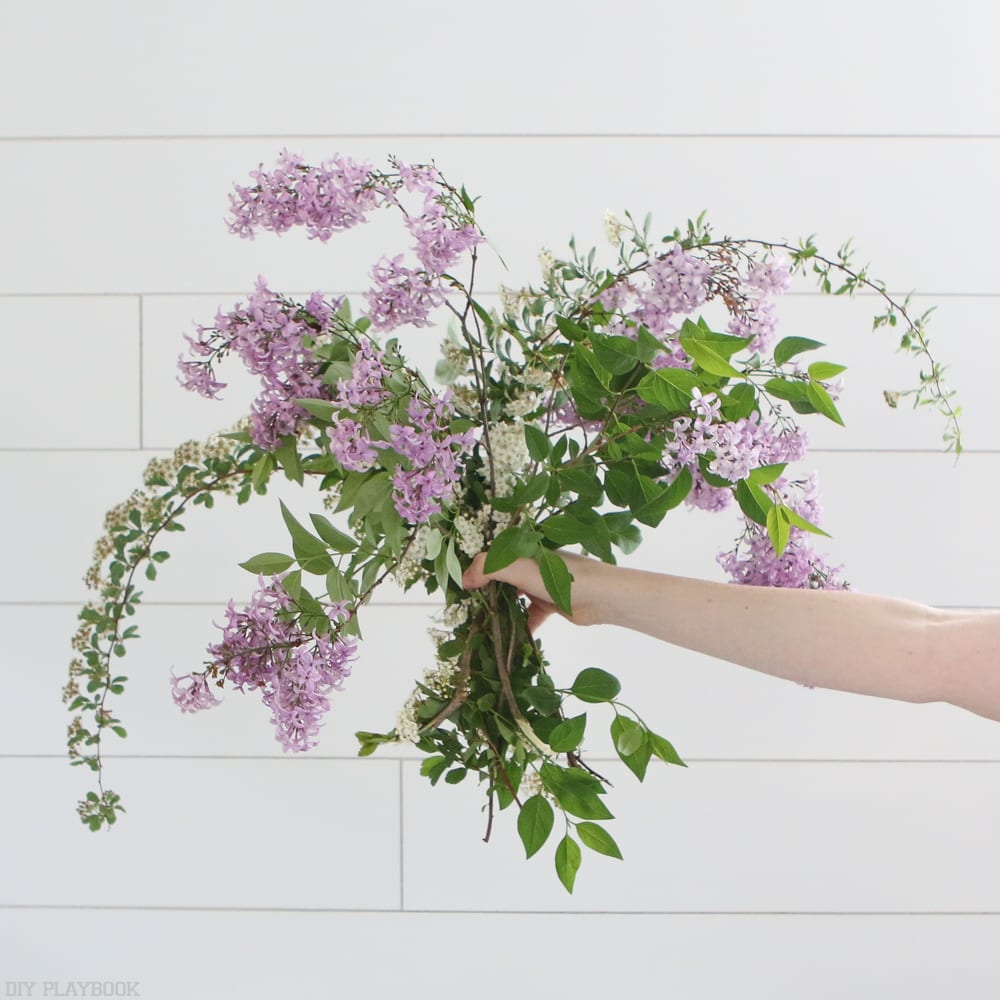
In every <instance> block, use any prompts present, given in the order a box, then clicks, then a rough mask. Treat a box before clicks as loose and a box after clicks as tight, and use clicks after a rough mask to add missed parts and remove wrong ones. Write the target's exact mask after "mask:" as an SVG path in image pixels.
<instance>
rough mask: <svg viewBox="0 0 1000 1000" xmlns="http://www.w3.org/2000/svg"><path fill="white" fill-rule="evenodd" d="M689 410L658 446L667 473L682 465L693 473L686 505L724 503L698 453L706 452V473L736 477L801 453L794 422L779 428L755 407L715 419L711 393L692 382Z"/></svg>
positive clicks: (801, 439)
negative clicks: (661, 446)
mask: <svg viewBox="0 0 1000 1000" xmlns="http://www.w3.org/2000/svg"><path fill="white" fill-rule="evenodd" d="M691 411H692V413H693V414H694V416H693V417H681V418H679V419H677V420H675V421H674V422H673V426H672V428H671V433H672V437H671V438H670V439H668V441H667V445H666V449H665V451H664V464H665V465H666V466H667V467H668V469H669V470H670V474H671V476H674V475H676V474H677V473H678V472H679V471H680V470H681V469H682V468H683V467H685V466H687V468H689V469H690V470H691V472H692V474H693V475H694V477H695V487H694V488H692V490H691V492H690V493H689V494H688V496H687V498H686V502H687V503H688V504H689V505H690V506H693V507H700V508H702V509H705V510H721V509H723V508H724V507H725V506H727V504H728V500H725V499H724V498H723V497H722V496H721V494H726V495H727V496H728V495H729V490H728V489H726V488H725V487H718V488H716V487H712V486H710V485H709V484H708V483H706V482H705V481H704V477H703V476H702V475H701V473H700V466H699V461H698V460H699V458H700V457H701V456H706V457H708V456H711V457H710V459H709V462H708V471H709V472H710V473H712V474H713V475H716V476H721V477H722V478H723V479H727V480H729V481H730V482H737V481H739V480H740V479H746V477H747V476H748V475H749V474H750V472H751V470H752V469H756V468H759V467H760V466H762V465H778V464H781V463H788V462H795V461H798V460H799V459H801V458H802V457H803V456H804V455H805V452H806V444H807V439H806V435H805V432H804V431H802V430H800V429H799V428H797V427H795V428H793V429H792V430H789V431H784V432H783V431H782V430H781V429H780V427H779V426H778V425H776V424H775V425H769V424H766V423H763V422H762V420H761V416H760V413H759V412H758V411H756V410H755V411H754V412H753V413H751V414H750V415H749V416H747V417H741V418H740V419H739V420H734V421H729V422H721V421H719V420H718V417H719V416H720V415H721V414H720V404H719V401H718V398H717V396H716V394H715V393H712V392H709V393H704V394H703V393H702V392H701V390H700V389H698V388H697V387H695V388H694V390H693V392H692V400H691ZM803 516H804V515H803Z"/></svg>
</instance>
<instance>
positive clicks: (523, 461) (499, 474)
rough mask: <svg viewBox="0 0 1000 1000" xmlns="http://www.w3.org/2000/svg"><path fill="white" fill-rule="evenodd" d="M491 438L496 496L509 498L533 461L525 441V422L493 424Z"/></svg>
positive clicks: (490, 430)
mask: <svg viewBox="0 0 1000 1000" xmlns="http://www.w3.org/2000/svg"><path fill="white" fill-rule="evenodd" d="M489 438H490V451H491V452H492V454H493V477H494V487H495V490H496V495H497V496H500V497H502V496H509V495H510V494H511V493H512V492H513V489H514V484H515V482H516V481H517V477H518V475H519V474H520V473H521V472H523V471H524V469H525V467H526V466H527V464H528V462H529V461H530V459H531V456H530V455H529V454H528V445H527V442H526V441H525V439H524V422H523V421H521V420H515V421H514V422H513V423H510V424H493V425H492V426H491V427H490V429H489Z"/></svg>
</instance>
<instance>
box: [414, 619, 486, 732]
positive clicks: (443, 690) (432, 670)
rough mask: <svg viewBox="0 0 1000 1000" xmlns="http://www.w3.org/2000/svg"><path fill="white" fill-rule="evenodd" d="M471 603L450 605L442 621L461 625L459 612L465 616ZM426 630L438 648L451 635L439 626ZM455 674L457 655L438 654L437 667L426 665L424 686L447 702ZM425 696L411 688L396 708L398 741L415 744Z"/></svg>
mask: <svg viewBox="0 0 1000 1000" xmlns="http://www.w3.org/2000/svg"><path fill="white" fill-rule="evenodd" d="M471 604H472V602H471V601H459V602H458V603H457V604H454V605H452V607H451V608H446V609H445V612H444V615H443V620H444V621H445V622H447V621H449V620H454V621H455V623H456V624H461V623H462V621H464V618H462V615H463V614H464V615H465V616H466V617H468V613H469V607H470V606H471ZM428 633H429V635H430V637H431V639H432V640H433V642H434V645H435V647H436V648H438V649H440V648H441V644H442V643H443V642H447V641H448V640H449V639H451V638H452V633H451V632H450V631H447V632H446V631H443V630H441V629H435V628H432V629H429V630H428ZM457 673H458V659H457V658H455V657H452V658H450V659H441V658H440V657H439V658H438V663H437V666H436V667H429V668H428V669H427V670H425V671H424V676H423V679H422V683H423V685H424V687H426V688H430V690H431V691H433V692H434V694H435V695H437V696H438V697H439V698H441V699H442V700H443V701H447V700H449V699H450V698H451V697H452V695H453V694H454V693H455V676H456V674H457ZM425 698H426V695H425V694H424V692H423V691H421V690H420V688H414V689H413V691H412V693H411V694H410V697H409V698H407V699H406V701H405V702H404V703H403V707H402V708H401V709H400V710H399V714H398V715H397V716H396V736H397V738H398V739H399V741H400V742H402V741H404V740H406V741H409V742H410V743H416V742H417V741H418V740H419V739H420V728H421V725H423V723H421V721H420V719H419V718H418V715H417V713H418V710H419V708H420V704H421V703H422V702H423V701H424V699H425Z"/></svg>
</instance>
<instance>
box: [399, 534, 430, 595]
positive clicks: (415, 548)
mask: <svg viewBox="0 0 1000 1000" xmlns="http://www.w3.org/2000/svg"><path fill="white" fill-rule="evenodd" d="M430 533H431V529H430V527H429V526H428V525H426V524H422V525H421V526H420V527H419V528H418V529H417V533H416V535H415V536H414V538H413V543H412V544H411V545H410V547H409V548H408V549H407V550H406V552H405V553H404V554H403V558H402V559H400V560H399V563H398V564H397V565H396V568H395V569H394V570H393V571H392V576H393V579H394V580H395V581H396V583H398V584H399V585H400V586H401V587H405V586H406V585H407V584H408V583H410V582H412V581H413V580H415V579H416V578H417V577H418V576H419V575H420V573H421V568H420V564H421V563H422V562H423V561H424V560H425V559H426V558H427V539H428V537H429V536H430Z"/></svg>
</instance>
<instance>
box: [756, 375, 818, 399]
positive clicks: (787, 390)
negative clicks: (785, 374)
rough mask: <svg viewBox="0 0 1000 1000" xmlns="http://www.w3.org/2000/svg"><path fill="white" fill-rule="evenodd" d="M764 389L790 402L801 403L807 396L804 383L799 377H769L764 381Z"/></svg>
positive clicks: (769, 393)
mask: <svg viewBox="0 0 1000 1000" xmlns="http://www.w3.org/2000/svg"><path fill="white" fill-rule="evenodd" d="M764 391H765V392H766V393H768V395H771V396H775V397H777V398H778V399H785V400H788V402H790V403H801V402H804V401H805V400H806V399H807V398H808V393H807V391H806V383H805V382H803V381H802V380H801V379H787V378H769V379H768V380H767V381H766V382H765V383H764Z"/></svg>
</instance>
